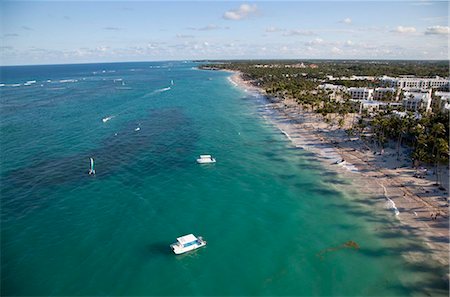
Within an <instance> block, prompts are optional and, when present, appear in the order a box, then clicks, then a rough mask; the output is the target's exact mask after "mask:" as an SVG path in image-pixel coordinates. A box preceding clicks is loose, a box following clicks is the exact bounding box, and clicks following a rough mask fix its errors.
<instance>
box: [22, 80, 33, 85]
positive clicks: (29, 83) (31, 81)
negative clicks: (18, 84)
mask: <svg viewBox="0 0 450 297" xmlns="http://www.w3.org/2000/svg"><path fill="white" fill-rule="evenodd" d="M35 83H36V81H35V80H29V81H27V82H25V83H24V84H23V85H24V86H31V85H32V84H35Z"/></svg>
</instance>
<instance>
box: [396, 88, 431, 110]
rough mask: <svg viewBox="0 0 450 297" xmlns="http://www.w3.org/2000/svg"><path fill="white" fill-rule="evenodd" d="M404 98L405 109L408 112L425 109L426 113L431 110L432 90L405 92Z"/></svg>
mask: <svg viewBox="0 0 450 297" xmlns="http://www.w3.org/2000/svg"><path fill="white" fill-rule="evenodd" d="M404 96H405V97H404V98H403V107H404V108H405V109H406V110H410V111H418V110H419V109H424V110H425V111H426V112H428V111H430V110H431V90H429V91H427V92H405V93H404Z"/></svg>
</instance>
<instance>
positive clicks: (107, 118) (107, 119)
mask: <svg viewBox="0 0 450 297" xmlns="http://www.w3.org/2000/svg"><path fill="white" fill-rule="evenodd" d="M113 117H114V116H109V117H106V118H103V119H102V121H103V123H106V122H107V121H109V120H110V119H112V118H113Z"/></svg>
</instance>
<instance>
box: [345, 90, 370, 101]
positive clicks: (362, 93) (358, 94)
mask: <svg viewBox="0 0 450 297" xmlns="http://www.w3.org/2000/svg"><path fill="white" fill-rule="evenodd" d="M347 91H348V92H349V94H350V96H351V97H352V99H354V100H372V99H373V89H370V88H348V89H347Z"/></svg>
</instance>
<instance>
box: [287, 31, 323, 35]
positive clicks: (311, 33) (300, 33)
mask: <svg viewBox="0 0 450 297" xmlns="http://www.w3.org/2000/svg"><path fill="white" fill-rule="evenodd" d="M283 35H284V36H312V35H316V33H314V32H313V31H307V30H290V31H289V32H286V33H284V34H283Z"/></svg>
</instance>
